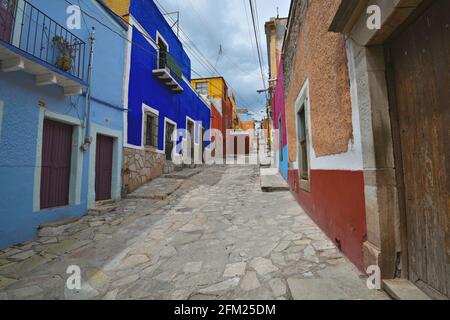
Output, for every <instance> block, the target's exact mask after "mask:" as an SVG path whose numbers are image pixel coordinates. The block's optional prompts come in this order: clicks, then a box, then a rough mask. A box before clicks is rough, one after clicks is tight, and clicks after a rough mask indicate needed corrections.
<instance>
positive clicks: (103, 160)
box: [95, 134, 114, 201]
mask: <svg viewBox="0 0 450 320" xmlns="http://www.w3.org/2000/svg"><path fill="white" fill-rule="evenodd" d="M113 147H114V139H113V138H111V137H107V136H103V135H100V134H99V135H97V153H96V162H95V201H103V200H110V199H111V188H112V167H113Z"/></svg>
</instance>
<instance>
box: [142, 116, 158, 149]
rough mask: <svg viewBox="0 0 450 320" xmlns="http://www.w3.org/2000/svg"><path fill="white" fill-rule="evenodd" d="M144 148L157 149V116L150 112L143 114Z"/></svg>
mask: <svg viewBox="0 0 450 320" xmlns="http://www.w3.org/2000/svg"><path fill="white" fill-rule="evenodd" d="M145 146H149V147H154V148H157V147H158V116H157V115H156V114H154V113H152V112H146V113H145Z"/></svg>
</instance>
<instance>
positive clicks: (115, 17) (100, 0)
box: [95, 0, 128, 31]
mask: <svg viewBox="0 0 450 320" xmlns="http://www.w3.org/2000/svg"><path fill="white" fill-rule="evenodd" d="M95 1H96V2H97V3H98V4H99V5H100V7H102V9H103V10H105V11H106V13H107V14H108V15H109V16H110V17H111V18H112V19H113V20H114V21H115V22H116V23H117V24H118V25H119V26H120V27H121V28H122V29H123V30H124V31H127V30H128V25H127V24H126V23H125V22H124V21H123V19H122V18H121V17H119V16H118V15H117V14H116V13H115V12H114V11H112V10H111V9H110V8H109V7H108V6H107V5H106V3H104V2H103V0H95Z"/></svg>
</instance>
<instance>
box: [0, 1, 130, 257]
mask: <svg viewBox="0 0 450 320" xmlns="http://www.w3.org/2000/svg"><path fill="white" fill-rule="evenodd" d="M30 2H31V3H32V4H33V5H35V6H36V7H37V8H39V9H40V10H42V11H43V12H45V13H46V14H47V15H48V16H50V17H51V18H53V19H54V20H56V21H58V22H59V23H61V24H63V25H65V21H66V19H67V15H66V8H67V2H66V1H64V0H53V1H41V0H31V1H30ZM81 3H82V9H83V10H84V11H87V12H89V13H90V14H92V15H93V16H95V17H98V18H99V19H100V20H101V21H102V22H103V23H106V24H107V25H108V27H109V28H111V29H112V30H114V31H115V32H117V33H119V34H120V33H124V30H123V29H122V28H121V27H120V26H119V25H118V24H116V23H114V22H113V20H112V19H111V18H109V17H108V16H107V15H106V14H105V12H104V11H103V10H101V9H100V7H99V6H98V5H97V4H96V2H95V1H93V0H88V1H83V2H81ZM92 26H94V27H95V28H96V43H95V58H94V71H93V77H92V86H91V88H92V94H93V96H94V97H95V98H97V99H98V101H104V102H106V103H99V102H92V118H91V120H92V122H94V123H96V124H97V125H98V126H101V127H105V128H108V129H111V130H115V131H118V132H123V111H122V110H120V109H121V108H123V101H122V100H123V76H124V54H125V40H124V39H123V38H121V37H119V36H118V35H117V34H116V33H113V32H111V30H108V29H107V28H105V27H103V26H102V25H100V24H99V23H97V22H95V21H93V20H92V19H90V18H89V17H87V16H86V17H85V22H83V24H82V30H74V33H75V34H76V35H77V36H79V37H80V38H82V39H83V40H84V41H85V42H86V43H88V37H89V30H88V28H89V29H90V27H92ZM88 53H89V52H88V46H87V47H86V57H88ZM86 63H87V58H86ZM84 100H85V99H84V97H83V96H80V97H72V98H66V97H64V94H63V89H62V88H61V87H58V86H45V87H38V86H36V85H35V83H34V77H33V76H31V75H29V74H26V73H23V72H13V73H0V101H3V103H4V106H3V122H2V130H1V135H0V249H1V248H4V247H7V246H10V245H12V244H15V243H19V242H23V241H27V240H29V239H31V238H33V237H34V236H35V235H36V228H37V226H38V225H39V224H42V223H46V222H50V221H56V220H60V219H63V218H66V217H74V216H81V215H83V214H84V213H85V212H86V210H87V206H88V204H87V201H88V200H87V199H88V176H89V175H90V174H92V172H89V156H90V152H85V153H84V154H83V156H82V157H83V158H82V160H81V163H82V170H81V172H82V177H81V179H80V188H81V190H80V194H81V200H80V202H79V203H77V204H76V205H73V206H71V207H65V208H57V209H52V210H43V211H38V212H33V198H35V197H36V196H38V195H34V194H33V188H34V184H35V175H36V169H37V168H36V163H39V161H37V160H39V159H37V155H36V154H37V150H38V148H39V146H40V141H39V137H40V136H42V134H41V130H42V124H41V123H40V120H42V119H41V117H42V114H43V112H42V110H41V109H40V108H39V107H38V103H39V101H43V102H45V105H46V109H47V110H49V111H51V112H52V113H55V114H61V115H64V116H66V117H70V118H71V119H72V120H74V121H79V122H81V119H82V117H83V114H84V110H85V106H84ZM111 106H115V107H116V108H113V107H111ZM44 113H45V112H44ZM93 147H94V146H91V150H92V148H93Z"/></svg>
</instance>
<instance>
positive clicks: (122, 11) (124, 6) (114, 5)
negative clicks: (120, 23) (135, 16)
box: [103, 0, 131, 22]
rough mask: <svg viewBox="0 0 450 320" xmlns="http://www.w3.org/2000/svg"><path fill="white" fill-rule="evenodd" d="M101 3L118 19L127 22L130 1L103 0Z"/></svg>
mask: <svg viewBox="0 0 450 320" xmlns="http://www.w3.org/2000/svg"><path fill="white" fill-rule="evenodd" d="M103 2H104V3H105V4H106V5H107V6H108V7H109V8H110V9H111V10H112V11H113V12H114V13H115V14H117V15H118V16H119V17H121V18H122V19H124V20H125V21H127V22H128V20H129V17H130V2H131V0H103Z"/></svg>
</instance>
